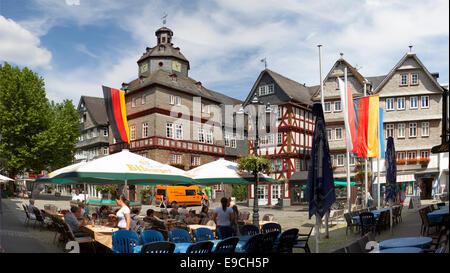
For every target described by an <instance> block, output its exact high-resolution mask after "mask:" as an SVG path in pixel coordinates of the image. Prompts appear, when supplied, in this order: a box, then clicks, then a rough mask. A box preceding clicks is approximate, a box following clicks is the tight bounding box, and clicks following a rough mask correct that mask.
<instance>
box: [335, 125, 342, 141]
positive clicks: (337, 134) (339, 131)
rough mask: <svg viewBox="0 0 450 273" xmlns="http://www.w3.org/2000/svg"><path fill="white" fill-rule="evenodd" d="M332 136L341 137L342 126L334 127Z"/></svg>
mask: <svg viewBox="0 0 450 273" xmlns="http://www.w3.org/2000/svg"><path fill="white" fill-rule="evenodd" d="M334 136H335V138H336V139H342V128H335V129H334Z"/></svg>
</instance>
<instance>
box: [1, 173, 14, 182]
mask: <svg viewBox="0 0 450 273" xmlns="http://www.w3.org/2000/svg"><path fill="white" fill-rule="evenodd" d="M0 181H14V179H11V178H9V177H6V176H3V175H1V174H0Z"/></svg>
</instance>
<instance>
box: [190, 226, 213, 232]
mask: <svg viewBox="0 0 450 273" xmlns="http://www.w3.org/2000/svg"><path fill="white" fill-rule="evenodd" d="M187 227H188V229H190V230H194V229H198V228H208V229H210V230H212V231H215V230H216V227H215V226H207V225H187Z"/></svg>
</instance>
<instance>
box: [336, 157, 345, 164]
mask: <svg viewBox="0 0 450 273" xmlns="http://www.w3.org/2000/svg"><path fill="white" fill-rule="evenodd" d="M337 165H338V166H344V155H343V154H340V155H337Z"/></svg>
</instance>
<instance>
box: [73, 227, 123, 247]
mask: <svg viewBox="0 0 450 273" xmlns="http://www.w3.org/2000/svg"><path fill="white" fill-rule="evenodd" d="M80 230H81V231H84V232H86V233H88V234H89V235H90V236H91V237H92V238H94V240H95V241H97V242H99V243H100V244H102V245H104V246H106V247H108V248H111V249H112V247H113V243H112V234H113V232H115V231H118V230H119V229H118V228H114V227H107V226H94V227H93V226H92V225H86V226H82V227H80Z"/></svg>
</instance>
